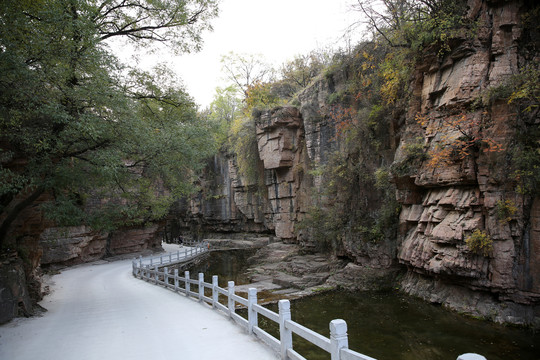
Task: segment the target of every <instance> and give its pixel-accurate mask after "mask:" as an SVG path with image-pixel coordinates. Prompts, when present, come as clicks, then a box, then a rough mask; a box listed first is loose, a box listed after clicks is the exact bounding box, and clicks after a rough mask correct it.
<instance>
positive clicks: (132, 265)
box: [131, 259, 137, 277]
mask: <svg viewBox="0 0 540 360" xmlns="http://www.w3.org/2000/svg"><path fill="white" fill-rule="evenodd" d="M131 269H132V270H131V273H132V274H133V276H135V277H136V276H137V261H136V260H135V259H133V260H132V261H131Z"/></svg>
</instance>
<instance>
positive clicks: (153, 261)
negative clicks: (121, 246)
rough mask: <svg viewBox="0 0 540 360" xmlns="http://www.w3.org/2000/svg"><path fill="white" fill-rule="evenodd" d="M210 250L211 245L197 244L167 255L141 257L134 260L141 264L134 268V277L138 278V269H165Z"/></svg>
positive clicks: (205, 243)
mask: <svg viewBox="0 0 540 360" xmlns="http://www.w3.org/2000/svg"><path fill="white" fill-rule="evenodd" d="M209 250H210V245H209V244H208V243H207V242H199V243H196V244H193V246H189V247H183V248H182V249H179V250H178V251H173V252H170V253H167V254H160V255H156V256H152V257H145V258H143V257H142V256H139V258H137V259H134V261H138V262H139V264H138V266H137V267H136V268H135V267H134V268H133V271H134V273H133V275H135V276H137V274H136V273H135V271H136V269H142V268H144V267H145V266H149V267H154V266H159V267H163V266H165V265H173V264H178V263H182V262H186V261H189V260H191V259H194V258H196V257H197V256H199V255H202V254H203V253H207V252H208V251H209Z"/></svg>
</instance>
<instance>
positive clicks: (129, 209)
mask: <svg viewBox="0 0 540 360" xmlns="http://www.w3.org/2000/svg"><path fill="white" fill-rule="evenodd" d="M216 13H217V8H216V2H215V1H213V0H190V1H176V0H162V1H144V0H134V1H130V2H125V1H86V0H53V1H11V0H6V1H2V3H1V5H0V20H1V21H0V74H1V75H0V109H1V111H0V131H1V135H0V136H1V137H0V143H1V150H0V158H1V173H0V202H1V203H0V209H1V216H0V218H1V219H2V220H1V223H0V243H1V242H4V241H5V237H6V235H7V234H8V230H9V228H10V225H11V224H12V223H13V221H14V220H15V219H16V218H17V216H18V215H19V214H20V213H21V211H23V210H24V209H26V208H27V207H29V206H31V205H33V204H34V203H35V202H36V200H37V199H38V198H40V197H42V195H44V194H49V200H48V202H47V205H46V206H45V207H44V208H45V209H46V210H47V214H48V216H49V217H50V218H51V219H53V220H55V221H56V222H58V224H59V225H72V224H81V223H89V224H91V225H95V226H100V227H103V226H112V225H113V224H118V223H122V224H125V223H126V222H127V223H129V222H132V221H143V222H144V221H148V220H152V219H155V218H159V217H161V216H163V215H164V214H165V213H166V212H167V210H168V204H170V202H171V201H172V199H173V198H174V197H176V196H178V195H179V194H182V193H185V192H186V191H187V190H188V188H189V187H190V186H191V183H192V181H191V177H190V175H191V174H192V171H193V170H195V169H196V168H197V167H198V166H199V164H201V163H202V160H203V159H204V158H205V157H206V156H207V155H208V154H209V151H211V150H212V146H210V147H209V144H208V141H207V140H208V134H209V130H210V128H209V127H210V126H211V125H210V124H209V123H205V122H201V121H199V120H198V118H197V114H196V108H195V105H194V104H193V102H192V100H191V98H190V97H189V96H188V95H187V94H186V92H185V91H184V90H183V89H182V87H181V86H180V85H179V83H178V82H177V81H176V80H175V79H174V78H173V77H172V75H171V74H170V73H169V72H167V71H166V70H165V69H163V68H157V69H156V70H155V72H154V73H153V74H148V73H145V72H142V71H140V70H137V69H130V68H127V67H125V66H123V65H122V64H120V63H119V62H118V61H117V59H116V58H115V57H114V56H113V54H112V52H111V49H110V48H109V47H108V45H107V41H110V40H112V39H117V38H125V39H128V40H129V41H132V42H133V43H134V44H136V45H137V46H150V45H151V44H152V43H156V42H159V43H168V44H170V45H172V46H173V47H174V48H175V49H176V50H177V51H179V52H183V51H189V50H195V49H197V47H198V46H199V42H200V36H201V32H202V31H203V30H204V29H207V28H208V27H209V24H208V20H209V19H211V18H212V17H214V16H215V15H216ZM165 189H167V190H165ZM157 195H159V196H157ZM42 198H43V197H42ZM90 199H94V200H96V199H99V200H97V201H98V202H101V204H100V205H99V206H92V204H89V203H88V201H89V200H90ZM113 209H114V211H112V210H113ZM98 210H99V212H98ZM111 214H114V218H112V219H111V218H110V217H108V216H107V215H111ZM106 219H108V220H106Z"/></svg>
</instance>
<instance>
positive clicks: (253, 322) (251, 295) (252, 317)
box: [248, 288, 258, 335]
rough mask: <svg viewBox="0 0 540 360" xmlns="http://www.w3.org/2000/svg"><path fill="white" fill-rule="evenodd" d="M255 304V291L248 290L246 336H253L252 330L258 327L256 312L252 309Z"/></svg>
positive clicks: (252, 289) (254, 289) (253, 289)
mask: <svg viewBox="0 0 540 360" xmlns="http://www.w3.org/2000/svg"><path fill="white" fill-rule="evenodd" d="M256 303H257V289H256V288H249V289H248V334H250V335H251V334H253V328H254V327H255V326H258V322H257V311H255V309H254V308H253V305H255V304H256Z"/></svg>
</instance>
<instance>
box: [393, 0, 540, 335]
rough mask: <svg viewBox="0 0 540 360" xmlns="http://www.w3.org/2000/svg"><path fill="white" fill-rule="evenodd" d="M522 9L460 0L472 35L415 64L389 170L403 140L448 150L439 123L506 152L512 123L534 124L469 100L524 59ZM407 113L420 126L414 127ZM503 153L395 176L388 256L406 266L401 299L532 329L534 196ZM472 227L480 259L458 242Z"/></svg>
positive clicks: (401, 153)
mask: <svg viewBox="0 0 540 360" xmlns="http://www.w3.org/2000/svg"><path fill="white" fill-rule="evenodd" d="M522 6H523V3H520V2H482V1H470V7H469V13H468V16H469V17H471V18H474V19H476V21H477V22H478V24H480V25H479V29H478V33H477V36H476V37H474V38H473V39H468V38H463V39H458V41H459V45H458V46H456V47H455V48H454V49H453V50H452V52H451V53H450V54H448V55H447V56H445V57H444V59H442V61H439V62H435V61H425V62H424V64H425V65H424V66H420V67H418V68H417V69H416V78H415V82H414V93H415V94H416V95H417V96H416V100H417V101H416V104H415V106H413V107H411V108H410V109H409V115H408V118H407V124H406V126H405V127H404V128H403V135H402V138H401V143H400V146H399V148H398V150H397V152H396V156H395V165H399V164H400V163H403V162H404V161H406V160H405V158H406V152H407V151H406V149H407V147H410V146H411V145H412V144H415V143H418V142H420V143H421V144H422V145H423V146H424V147H425V148H426V149H428V151H431V152H435V151H437V149H441V148H443V147H445V146H449V145H448V143H449V140H448V139H455V138H457V137H458V136H460V135H461V134H459V129H457V128H456V126H452V125H451V124H452V122H451V121H449V120H448V119H452V118H455V117H459V116H466V117H467V121H468V124H475V123H477V124H478V125H473V127H474V126H476V127H477V128H475V129H474V130H473V129H471V131H478V133H479V132H480V131H482V136H483V137H484V139H488V138H489V139H492V140H494V141H495V142H497V143H499V144H501V145H502V148H504V149H506V150H508V151H509V149H511V147H512V143H513V142H514V141H515V140H514V139H515V137H516V129H517V128H518V127H519V126H538V123H539V121H538V120H539V119H538V117H536V119H532V121H530V119H529V121H528V124H527V122H524V121H523V120H520V116H519V109H518V107H516V106H513V105H511V104H510V105H509V104H508V102H507V101H505V100H494V101H492V102H491V103H490V104H486V105H485V106H483V107H482V108H480V109H478V110H474V106H473V104H472V103H473V102H475V101H478V99H480V98H482V96H484V95H485V94H486V91H487V89H489V88H496V87H497V86H500V85H502V84H504V83H505V81H507V80H508V79H509V78H510V77H511V76H512V75H513V74H517V73H518V69H520V68H522V67H523V66H524V65H525V64H526V62H527V61H530V59H526V58H525V57H524V56H523V54H522V53H521V52H520V49H521V46H522V41H523V39H522V35H523V28H522V24H521V16H522V14H523V13H522V12H521V11H520V9H521V7H522ZM415 113H416V114H418V113H420V114H422V115H421V116H422V117H423V119H425V121H422V122H419V121H417V120H418V118H417V117H415ZM464 114H466V115H464ZM528 116H529V115H528ZM533 117H534V116H533ZM480 124H482V129H481V130H480ZM507 154H508V152H505V151H498V152H495V153H490V152H484V151H482V150H478V151H477V152H475V153H472V154H471V155H468V156H466V157H464V158H463V159H461V160H460V161H455V162H450V163H448V162H446V163H444V164H438V165H437V166H430V165H429V164H428V162H427V161H424V162H422V163H421V164H419V165H418V166H417V167H416V168H414V169H412V171H410V172H409V173H408V174H401V175H400V176H398V177H396V184H397V187H398V199H399V200H400V202H401V203H402V205H403V208H402V212H401V215H400V241H399V242H400V245H399V248H398V254H397V257H398V260H399V262H400V263H402V264H404V265H406V266H407V269H408V275H407V277H406V278H405V279H404V280H403V284H402V285H403V288H404V289H405V291H406V292H408V293H410V294H414V295H418V296H420V297H422V298H425V299H427V300H430V301H432V302H437V303H442V304H444V305H447V306H449V307H452V308H456V309H459V310H461V311H464V312H467V313H475V314H479V315H482V316H485V317H488V318H492V319H494V320H496V321H502V322H517V323H529V324H530V323H532V322H536V323H537V325H538V323H539V316H540V313H539V308H538V305H539V300H540V293H539V292H538V289H539V283H540V273H539V272H538V265H537V256H538V255H537V254H536V253H535V252H534V250H533V249H536V251H537V249H538V248H539V245H540V243H539V242H540V239H539V238H538V237H537V233H536V230H535V229H536V227H537V224H535V223H534V222H535V221H536V220H535V219H536V215H535V214H536V211H537V210H535V209H536V207H537V205H536V204H537V203H538V199H536V200H533V198H531V196H530V195H523V194H520V193H519V192H517V191H516V184H515V182H513V181H512V180H511V178H510V177H509V176H508V175H509V174H508V173H507V170H508V169H509V168H511V164H509V163H508V162H507V161H508V159H509V157H508V155H507ZM505 203H507V204H512V206H515V212H514V213H513V215H512V216H511V217H509V218H501V215H500V212H498V210H497V207H498V206H501V205H500V204H505ZM477 229H479V230H481V231H483V232H484V233H485V234H488V236H489V237H490V238H491V239H492V240H493V251H492V252H491V253H490V254H489V255H486V256H485V255H482V254H476V253H473V252H472V251H470V249H469V248H468V246H467V245H466V244H465V239H466V238H467V237H469V236H471V234H472V233H473V232H474V231H475V230H477ZM531 250H532V251H531Z"/></svg>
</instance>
